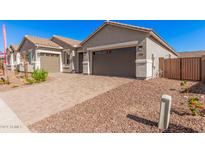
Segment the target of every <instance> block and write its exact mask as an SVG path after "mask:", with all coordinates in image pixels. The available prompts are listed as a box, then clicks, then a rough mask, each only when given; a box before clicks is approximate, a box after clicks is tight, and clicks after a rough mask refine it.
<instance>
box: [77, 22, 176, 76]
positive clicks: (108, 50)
mask: <svg viewBox="0 0 205 154" xmlns="http://www.w3.org/2000/svg"><path fill="white" fill-rule="evenodd" d="M80 45H81V46H82V48H80V49H79V50H78V57H81V58H78V61H79V64H80V65H79V70H82V72H83V73H85V74H94V75H107V76H122V77H123V76H125V77H136V78H138V79H149V78H153V77H155V76H157V75H158V73H159V69H158V68H159V57H164V58H175V57H177V54H176V52H175V51H174V49H173V48H172V47H170V46H169V45H168V44H167V43H166V42H165V41H164V40H163V39H162V38H160V37H159V35H157V34H156V33H155V32H154V31H153V30H152V29H148V28H142V27H137V26H132V25H127V24H121V23H116V22H105V23H104V24H103V25H102V26H100V27H99V28H98V29H97V30H96V31H95V32H94V33H93V34H91V35H90V36H89V37H88V38H87V39H85V40H84V41H83V42H81V44H80ZM79 72H80V71H79Z"/></svg>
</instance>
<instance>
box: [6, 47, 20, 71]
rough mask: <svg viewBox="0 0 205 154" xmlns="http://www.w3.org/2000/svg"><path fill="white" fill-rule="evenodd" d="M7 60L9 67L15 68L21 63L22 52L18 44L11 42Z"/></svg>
mask: <svg viewBox="0 0 205 154" xmlns="http://www.w3.org/2000/svg"><path fill="white" fill-rule="evenodd" d="M6 62H7V67H8V69H12V70H14V69H15V68H16V67H17V65H18V64H20V53H19V52H18V46H17V45H13V44H11V45H10V46H9V47H8V48H7V49H6Z"/></svg>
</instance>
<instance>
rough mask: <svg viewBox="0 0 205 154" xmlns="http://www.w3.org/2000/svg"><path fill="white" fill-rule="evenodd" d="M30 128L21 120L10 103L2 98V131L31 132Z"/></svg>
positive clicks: (0, 119)
mask: <svg viewBox="0 0 205 154" xmlns="http://www.w3.org/2000/svg"><path fill="white" fill-rule="evenodd" d="M29 132H30V131H29V130H28V128H27V127H26V126H25V125H24V124H23V123H22V122H21V120H20V119H19V118H18V117H17V116H16V114H15V113H14V112H13V111H12V110H11V109H10V108H9V107H8V105H7V104H6V103H5V102H4V101H3V100H2V99H0V133H29Z"/></svg>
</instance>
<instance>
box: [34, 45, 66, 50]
mask: <svg viewBox="0 0 205 154" xmlns="http://www.w3.org/2000/svg"><path fill="white" fill-rule="evenodd" d="M34 45H35V46H36V48H39V47H44V48H52V49H59V50H61V49H63V48H62V47H60V46H59V47H53V46H47V45H42V44H34Z"/></svg>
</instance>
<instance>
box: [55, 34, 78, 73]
mask: <svg viewBox="0 0 205 154" xmlns="http://www.w3.org/2000/svg"><path fill="white" fill-rule="evenodd" d="M51 41H53V42H55V43H57V44H58V45H60V46H61V47H63V50H62V63H63V72H76V71H77V70H78V62H77V60H78V57H77V49H78V48H79V47H80V41H78V40H73V39H70V38H65V37H61V36H57V35H54V36H53V37H52V38H51Z"/></svg>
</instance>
